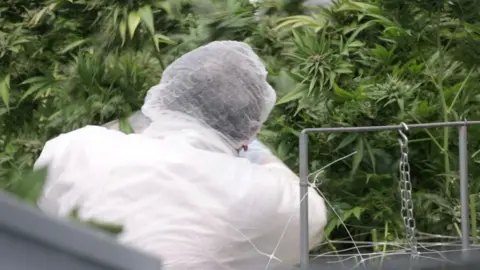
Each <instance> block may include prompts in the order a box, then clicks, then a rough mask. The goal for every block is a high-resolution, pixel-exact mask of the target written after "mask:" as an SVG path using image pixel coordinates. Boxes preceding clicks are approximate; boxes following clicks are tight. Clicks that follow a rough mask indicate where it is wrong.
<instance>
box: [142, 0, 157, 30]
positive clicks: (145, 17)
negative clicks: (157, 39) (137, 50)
mask: <svg viewBox="0 0 480 270" xmlns="http://www.w3.org/2000/svg"><path fill="white" fill-rule="evenodd" d="M138 14H139V15H140V18H141V19H142V21H143V23H144V24H145V26H147V29H148V31H149V32H150V34H151V35H154V34H155V26H154V24H153V12H152V8H151V7H150V5H145V6H143V7H141V8H139V9H138Z"/></svg>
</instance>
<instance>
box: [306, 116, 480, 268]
mask: <svg viewBox="0 0 480 270" xmlns="http://www.w3.org/2000/svg"><path fill="white" fill-rule="evenodd" d="M471 125H480V121H459V122H438V123H422V124H411V125H407V126H408V129H410V130H412V129H420V128H439V127H459V148H460V149H459V151H460V156H459V164H460V178H461V181H460V182H461V183H460V186H461V187H460V198H461V220H462V222H461V223H462V224H461V228H462V248H463V251H464V252H463V256H465V255H466V254H467V252H466V251H467V249H468V248H469V246H470V242H469V236H470V229H469V224H468V222H469V215H468V214H469V212H468V197H469V194H468V171H467V169H468V162H467V155H468V153H467V126H471ZM403 128H404V126H403V125H391V126H365V127H329V128H308V129H304V130H303V131H302V132H301V134H300V139H299V148H300V153H299V154H300V165H299V166H300V168H299V169H300V198H301V202H300V228H301V230H305V231H306V232H308V190H307V189H306V188H305V186H306V185H308V184H309V182H308V174H309V170H308V134H309V133H342V132H345V133H347V132H372V131H388V130H390V131H391V130H402V129H403ZM300 236H301V238H300V252H301V254H300V258H301V259H300V268H301V269H302V270H308V269H314V268H310V264H311V262H310V261H309V260H308V259H306V258H308V248H309V243H308V233H304V232H300ZM318 269H320V268H318Z"/></svg>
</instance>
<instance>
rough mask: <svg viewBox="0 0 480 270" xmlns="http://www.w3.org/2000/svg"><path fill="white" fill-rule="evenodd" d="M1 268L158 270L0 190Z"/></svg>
mask: <svg viewBox="0 0 480 270" xmlns="http://www.w3.org/2000/svg"><path fill="white" fill-rule="evenodd" d="M0 269H1V270H31V269H35V270H77V269H78V270H89V269H91V270H107V269H108V270H140V269H141V270H160V269H161V262H160V260H159V259H157V258H154V257H151V256H149V255H146V254H143V253H141V252H139V251H136V250H133V249H130V248H127V247H124V246H122V245H119V244H118V243H117V241H116V240H115V239H114V238H113V237H111V236H109V235H107V234H105V233H103V232H100V231H96V230H93V229H91V228H88V227H86V226H84V225H82V224H76V223H75V224H74V223H71V222H68V221H67V220H59V219H57V218H54V217H50V216H47V215H45V214H43V213H42V212H40V211H39V210H37V209H36V208H34V207H33V206H30V205H26V204H25V203H23V202H21V201H19V200H18V199H17V198H15V197H13V196H11V195H9V194H6V193H3V192H0Z"/></svg>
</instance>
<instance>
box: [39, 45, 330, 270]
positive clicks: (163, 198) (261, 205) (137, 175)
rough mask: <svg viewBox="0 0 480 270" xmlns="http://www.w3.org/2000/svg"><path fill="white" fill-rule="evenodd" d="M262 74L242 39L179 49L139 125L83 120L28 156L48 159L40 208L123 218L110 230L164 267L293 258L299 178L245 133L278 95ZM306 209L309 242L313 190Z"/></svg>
mask: <svg viewBox="0 0 480 270" xmlns="http://www.w3.org/2000/svg"><path fill="white" fill-rule="evenodd" d="M266 75H267V72H266V70H265V67H264V66H263V64H262V62H261V61H260V59H259V58H258V57H257V56H256V55H255V53H254V52H253V50H252V49H251V48H250V47H249V46H248V45H246V44H245V43H241V42H234V41H222V42H212V43H209V44H207V45H205V46H202V47H200V48H197V49H195V50H193V51H191V52H189V53H187V54H185V55H184V56H182V57H181V58H179V59H178V60H176V61H175V62H174V63H172V64H171V65H170V66H169V67H168V68H167V69H166V70H165V71H164V73H163V75H162V80H161V82H160V84H159V85H157V86H154V87H152V88H151V89H150V90H149V92H148V94H147V97H146V98H145V104H144V106H143V107H142V113H143V114H144V115H145V116H147V117H148V118H149V119H151V120H152V123H151V124H150V125H149V126H148V128H146V129H145V130H144V131H143V132H142V133H141V134H128V135H127V134H124V133H122V132H120V131H116V130H109V129H106V128H104V127H99V126H87V127H84V128H81V129H78V130H75V131H72V132H69V133H66V134H62V135H60V136H58V137H56V138H54V139H52V140H50V141H48V142H47V143H46V145H45V147H44V149H43V151H42V153H41V155H40V157H39V159H38V160H37V162H36V163H35V166H34V167H35V169H38V168H42V167H47V168H48V173H47V180H46V185H45V188H44V191H43V195H42V197H41V198H40V200H39V202H38V205H39V207H40V208H41V209H42V210H44V211H45V212H47V213H50V214H53V215H56V216H62V217H63V216H66V215H67V214H68V213H69V212H71V211H72V210H73V209H74V208H77V209H78V210H79V212H78V214H79V216H80V218H83V219H95V220H97V221H103V222H108V223H115V224H119V225H123V227H124V230H123V232H122V233H121V234H120V235H119V238H118V240H119V241H120V242H121V243H123V244H125V245H128V246H131V247H135V248H137V249H140V250H143V251H145V252H147V253H151V254H154V255H155V256H158V257H159V258H161V259H162V260H163V262H164V269H166V270H187V269H195V270H203V269H204V270H223V269H229V270H230V269H290V266H292V265H294V264H296V263H298V262H299V250H300V249H299V242H300V241H299V215H300V214H299V213H300V211H299V205H300V199H299V196H300V194H299V178H298V177H297V176H296V175H295V174H294V173H293V172H292V171H290V170H289V169H288V168H287V167H286V166H285V165H284V164H283V163H282V162H281V161H280V160H279V159H277V158H276V157H275V156H274V155H272V153H271V152H270V151H269V150H268V149H267V148H266V147H264V146H263V145H262V144H261V143H259V142H258V141H254V138H255V135H256V134H257V133H258V130H259V129H260V127H261V125H262V124H263V122H264V121H265V120H266V119H267V117H268V114H269V113H270V111H271V109H272V107H273V105H274V103H275V99H276V97H275V92H274V90H273V89H272V88H271V87H270V85H269V84H268V83H267V82H266ZM242 145H249V150H248V151H247V152H246V153H244V154H242V156H240V155H239V154H238V150H237V149H240V148H241V147H242ZM309 211H310V212H309V215H310V232H309V233H310V243H311V246H312V247H313V246H314V245H317V244H319V242H320V241H321V240H322V233H323V229H324V227H325V225H326V209H325V205H324V201H323V200H322V198H321V197H320V196H319V195H318V193H317V192H316V191H315V190H313V189H311V190H310V193H309ZM286 267H288V268H286Z"/></svg>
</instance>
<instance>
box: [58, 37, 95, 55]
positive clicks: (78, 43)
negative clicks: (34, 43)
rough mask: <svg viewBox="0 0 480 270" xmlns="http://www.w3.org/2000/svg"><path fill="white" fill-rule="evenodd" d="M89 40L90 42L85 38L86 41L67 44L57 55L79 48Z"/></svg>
mask: <svg viewBox="0 0 480 270" xmlns="http://www.w3.org/2000/svg"><path fill="white" fill-rule="evenodd" d="M89 40H90V39H87V38H86V39H80V40H77V41H74V42H72V43H70V44H68V45H67V46H65V48H63V49H62V50H61V51H60V52H59V54H64V53H66V52H69V51H71V50H73V49H75V48H76V47H78V46H81V45H82V44H84V43H86V42H88V41H89Z"/></svg>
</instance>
